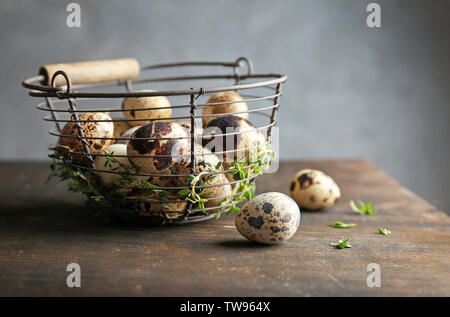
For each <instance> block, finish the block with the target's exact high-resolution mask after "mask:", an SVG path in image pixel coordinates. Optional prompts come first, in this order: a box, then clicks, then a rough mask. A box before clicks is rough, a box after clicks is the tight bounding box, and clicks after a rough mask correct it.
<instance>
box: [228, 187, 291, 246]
mask: <svg viewBox="0 0 450 317" xmlns="http://www.w3.org/2000/svg"><path fill="white" fill-rule="evenodd" d="M235 224H236V228H237V230H238V231H239V233H240V234H242V235H243V236H244V237H246V238H247V239H249V240H252V241H255V242H259V243H264V244H277V243H281V242H283V241H285V240H288V239H290V238H291V237H292V236H293V235H294V234H295V232H296V231H297V228H298V226H299V225H300V209H299V208H298V206H297V204H296V203H295V201H294V200H292V198H290V197H289V196H287V195H285V194H282V193H277V192H269V193H264V194H261V195H258V196H256V197H255V198H253V199H252V200H250V201H249V202H247V203H246V204H245V205H244V206H243V207H242V208H241V211H240V212H239V213H238V214H237V215H236V218H235Z"/></svg>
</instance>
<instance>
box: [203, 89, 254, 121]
mask: <svg viewBox="0 0 450 317" xmlns="http://www.w3.org/2000/svg"><path fill="white" fill-rule="evenodd" d="M243 100H244V99H242V97H241V96H240V95H239V94H238V93H236V92H234V91H224V92H219V93H217V94H214V95H212V96H211V98H209V100H208V101H207V103H206V104H207V106H205V108H203V115H204V116H205V115H212V114H222V113H232V112H240V111H248V107H247V104H246V103H245V102H244V101H243ZM208 104H214V105H210V106H208ZM236 116H238V117H241V118H244V119H248V112H244V113H239V114H236ZM214 118H217V117H214V116H208V117H203V126H204V127H206V126H207V125H208V123H209V122H210V121H211V120H213V119H214Z"/></svg>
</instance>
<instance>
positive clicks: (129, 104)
mask: <svg viewBox="0 0 450 317" xmlns="http://www.w3.org/2000/svg"><path fill="white" fill-rule="evenodd" d="M145 91H149V92H150V91H152V90H140V92H145ZM166 107H167V108H166ZM169 107H170V102H169V100H168V99H167V98H166V97H165V96H154V97H128V98H125V99H124V101H123V102H122V110H123V115H124V116H125V118H126V119H128V120H134V119H145V121H139V120H138V121H128V123H129V124H130V125H131V126H137V125H143V124H147V123H149V122H150V120H151V119H162V118H166V119H167V120H169V119H170V117H171V116H172V109H171V108H169ZM155 108H165V109H155ZM139 109H142V110H139Z"/></svg>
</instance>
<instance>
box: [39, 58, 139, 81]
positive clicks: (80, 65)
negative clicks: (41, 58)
mask: <svg viewBox="0 0 450 317" xmlns="http://www.w3.org/2000/svg"><path fill="white" fill-rule="evenodd" d="M58 70H62V71H64V72H65V73H66V74H67V75H69V77H70V80H71V82H72V84H74V85H77V84H92V83H99V82H105V81H115V80H127V79H131V78H135V77H136V76H138V75H139V72H140V66H139V62H138V61H137V60H136V59H134V58H120V59H109V60H100V61H90V62H75V63H61V64H50V65H44V66H42V67H41V68H40V69H39V74H40V75H43V76H44V79H43V82H42V84H44V85H48V86H50V84H51V83H50V82H51V79H52V76H53V74H54V73H56V72H57V71H58ZM65 83H66V82H65V80H64V78H63V77H62V76H58V77H57V78H55V85H56V86H61V85H65Z"/></svg>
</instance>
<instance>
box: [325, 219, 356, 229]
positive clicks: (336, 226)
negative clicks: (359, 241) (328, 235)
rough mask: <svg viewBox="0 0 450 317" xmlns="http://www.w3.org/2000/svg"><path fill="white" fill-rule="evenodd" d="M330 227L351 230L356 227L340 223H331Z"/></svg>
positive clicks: (351, 224) (352, 224)
mask: <svg viewBox="0 0 450 317" xmlns="http://www.w3.org/2000/svg"><path fill="white" fill-rule="evenodd" d="M331 226H333V227H334V228H351V227H354V226H356V225H355V224H354V223H344V222H341V221H333V222H332V223H331Z"/></svg>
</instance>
